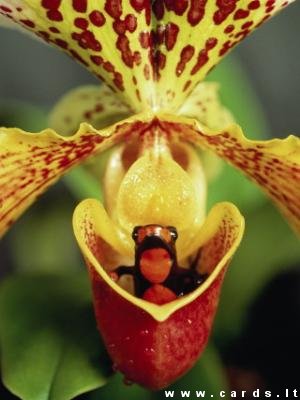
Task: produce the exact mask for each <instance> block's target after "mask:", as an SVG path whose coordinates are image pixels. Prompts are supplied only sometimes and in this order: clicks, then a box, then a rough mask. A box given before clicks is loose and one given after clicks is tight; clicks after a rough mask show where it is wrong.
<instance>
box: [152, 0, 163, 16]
mask: <svg viewBox="0 0 300 400" xmlns="http://www.w3.org/2000/svg"><path fill="white" fill-rule="evenodd" d="M152 11H153V13H154V15H155V17H156V19H157V20H161V19H163V17H164V12H165V10H164V4H163V2H162V1H161V0H154V2H153V3H152Z"/></svg>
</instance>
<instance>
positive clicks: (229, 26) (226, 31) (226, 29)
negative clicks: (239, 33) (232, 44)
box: [224, 25, 234, 33]
mask: <svg viewBox="0 0 300 400" xmlns="http://www.w3.org/2000/svg"><path fill="white" fill-rule="evenodd" d="M233 30H234V25H228V26H226V28H225V29H224V33H231V32H232V31H233Z"/></svg>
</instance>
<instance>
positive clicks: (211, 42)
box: [191, 38, 218, 75]
mask: <svg viewBox="0 0 300 400" xmlns="http://www.w3.org/2000/svg"><path fill="white" fill-rule="evenodd" d="M217 43H218V40H217V39H216V38H209V39H207V41H206V43H205V48H204V49H202V50H201V51H200V52H199V55H198V59H197V63H196V64H195V65H194V67H193V69H192V71H191V75H194V74H196V73H197V72H198V71H199V70H200V68H202V67H203V65H205V64H206V63H207V62H208V60H209V57H208V52H209V51H210V50H212V49H213V48H214V47H215V46H216V45H217Z"/></svg>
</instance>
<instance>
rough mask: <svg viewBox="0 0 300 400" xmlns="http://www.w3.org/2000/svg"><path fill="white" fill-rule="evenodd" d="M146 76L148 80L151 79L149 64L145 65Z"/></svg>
mask: <svg viewBox="0 0 300 400" xmlns="http://www.w3.org/2000/svg"><path fill="white" fill-rule="evenodd" d="M144 76H145V78H146V80H147V81H148V80H149V79H150V67H149V65H148V64H146V65H145V66H144Z"/></svg>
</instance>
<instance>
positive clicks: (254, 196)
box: [207, 161, 266, 213]
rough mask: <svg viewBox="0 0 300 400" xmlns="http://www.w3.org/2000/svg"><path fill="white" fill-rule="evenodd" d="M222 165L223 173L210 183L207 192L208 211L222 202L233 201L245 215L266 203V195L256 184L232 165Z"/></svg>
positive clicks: (223, 163)
mask: <svg viewBox="0 0 300 400" xmlns="http://www.w3.org/2000/svg"><path fill="white" fill-rule="evenodd" d="M221 163H222V170H221V172H220V173H219V175H218V176H217V177H216V178H215V179H214V180H213V181H212V182H211V183H209V187H208V191H207V204H208V209H210V208H211V207H212V206H213V205H214V204H216V203H219V202H221V201H231V202H232V203H234V204H235V205H236V206H237V207H238V208H239V209H240V210H241V211H242V213H245V212H246V211H248V210H251V209H254V208H256V207H257V206H259V205H260V204H262V203H263V202H264V201H265V199H266V196H265V194H264V193H263V192H262V191H261V189H260V188H259V187H258V186H257V185H256V184H255V183H253V182H251V181H250V180H249V179H248V178H246V177H245V176H244V175H243V174H242V173H241V172H240V171H238V170H237V169H235V168H234V167H232V166H231V165H228V164H226V163H225V162H224V161H221Z"/></svg>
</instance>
